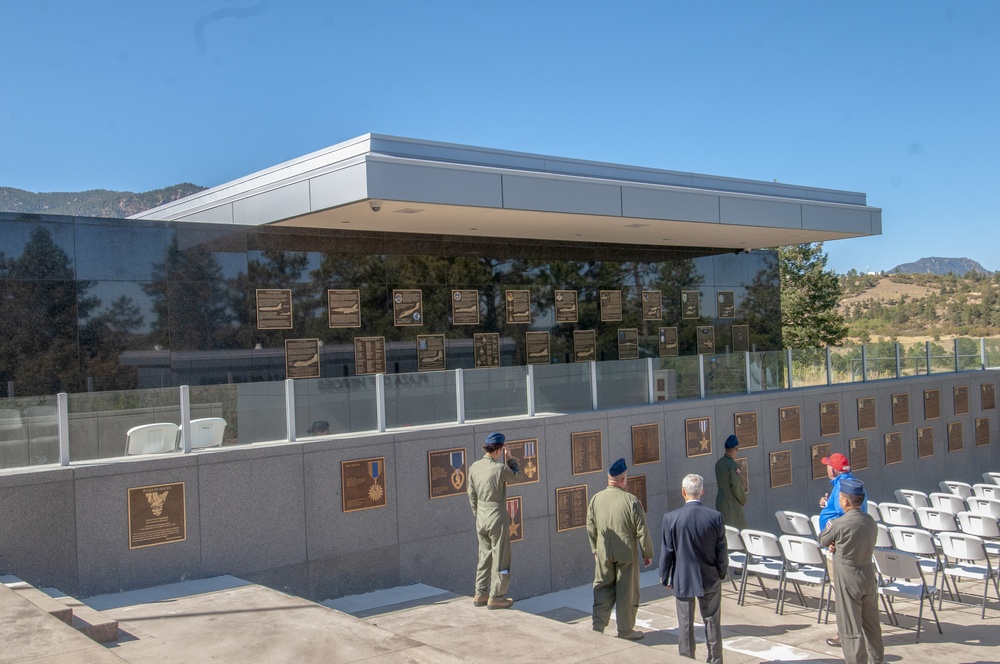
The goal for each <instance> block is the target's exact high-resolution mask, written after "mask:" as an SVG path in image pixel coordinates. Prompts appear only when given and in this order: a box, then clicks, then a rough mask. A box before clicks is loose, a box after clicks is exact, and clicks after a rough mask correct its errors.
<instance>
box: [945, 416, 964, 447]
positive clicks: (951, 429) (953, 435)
mask: <svg viewBox="0 0 1000 664" xmlns="http://www.w3.org/2000/svg"><path fill="white" fill-rule="evenodd" d="M960 449H962V423H961V422H948V451H949V452H957V451H959V450H960Z"/></svg>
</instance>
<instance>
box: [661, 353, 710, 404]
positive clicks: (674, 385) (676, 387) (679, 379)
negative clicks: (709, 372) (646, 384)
mask: <svg viewBox="0 0 1000 664" xmlns="http://www.w3.org/2000/svg"><path fill="white" fill-rule="evenodd" d="M653 394H654V395H655V398H656V401H673V400H674V399H700V398H701V378H700V377H699V374H698V356H697V355H683V356H679V357H661V358H660V367H659V369H656V370H654V371H653Z"/></svg>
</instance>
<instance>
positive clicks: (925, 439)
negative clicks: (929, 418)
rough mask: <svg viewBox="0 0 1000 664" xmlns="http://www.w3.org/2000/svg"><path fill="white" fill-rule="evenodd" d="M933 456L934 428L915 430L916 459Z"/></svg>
mask: <svg viewBox="0 0 1000 664" xmlns="http://www.w3.org/2000/svg"><path fill="white" fill-rule="evenodd" d="M929 456H934V427H920V428H919V429H917V458H918V459H923V458H924V457H929Z"/></svg>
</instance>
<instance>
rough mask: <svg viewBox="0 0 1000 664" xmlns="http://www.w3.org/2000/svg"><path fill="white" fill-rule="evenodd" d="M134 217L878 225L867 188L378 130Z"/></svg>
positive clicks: (567, 230)
mask: <svg viewBox="0 0 1000 664" xmlns="http://www.w3.org/2000/svg"><path fill="white" fill-rule="evenodd" d="M373 203H375V205H376V206H377V207H379V208H380V209H379V210H378V211H377V212H376V211H375V210H374V209H373ZM132 218H134V219H156V220H170V221H188V222H192V221H194V222H197V221H200V222H211V223H230V224H241V225H263V224H272V225H278V226H289V227H301V228H329V229H340V230H356V231H379V232H389V233H408V234H411V233H416V234H433V235H458V236H466V237H469V236H471V237H479V236H481V237H497V238H524V239H536V240H560V241H570V242H600V243H613V244H635V245H647V246H663V247H704V248H710V249H718V250H727V249H730V250H739V249H755V248H761V247H773V246H779V245H788V244H801V243H806V242H820V241H827V240H837V239H842V238H851V237H863V236H870V235H880V234H881V232H882V211H881V210H880V209H879V208H874V207H869V206H868V205H867V203H866V197H865V195H864V194H861V193H855V192H846V191H837V190H831V189H820V188H813V187H802V186H796V185H787V184H783V183H770V182H758V181H753V180H740V179H735V178H724V177H717V176H709V175H697V174H692V173H680V172H674V171H663V170H657V169H647V168H639V167H632V166H621V165H614V164H604V163H599V162H591V161H581V160H573V159H564V158H559V157H547V156H542V155H533V154H526V153H518V152H507V151H501V150H490V149H486V148H476V147H470V146H463V145H454V144H447V143H434V142H428V141H417V140H414V139H407V138H397V137H391V136H380V135H376V134H367V135H365V136H361V137H359V138H356V139H352V140H350V141H346V142H344V143H340V144H338V145H335V146H332V147H330V148H327V149H325V150H321V151H319V152H315V153H313V154H310V155H306V156H304V157H300V158H298V159H294V160H292V161H289V162H286V163H284V164H280V165H278V166H274V167H272V168H269V169H265V170H263V171H260V172H258V173H254V174H252V175H248V176H246V177H243V178H240V179H239V180H235V181H233V182H230V183H227V184H223V185H220V186H218V187H214V188H212V189H208V190H206V191H203V192H200V193H198V194H195V195H193V196H189V197H187V198H184V199H181V200H179V201H175V202H173V203H169V204H167V205H163V206H160V207H157V208H154V209H152V210H148V211H146V212H143V213H141V214H138V215H135V216H133V217H132Z"/></svg>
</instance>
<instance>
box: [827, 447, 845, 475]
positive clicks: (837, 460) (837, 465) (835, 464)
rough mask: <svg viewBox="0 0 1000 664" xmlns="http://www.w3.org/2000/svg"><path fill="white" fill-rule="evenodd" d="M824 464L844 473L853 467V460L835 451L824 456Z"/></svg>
mask: <svg viewBox="0 0 1000 664" xmlns="http://www.w3.org/2000/svg"><path fill="white" fill-rule="evenodd" d="M822 461H823V464H824V465H826V466H830V467H831V468H833V469H834V470H836V471H837V472H838V473H844V472H847V471H849V470H850V469H851V462H850V461H848V460H847V457H845V456H844V455H843V454H841V453H840V452H835V453H834V454H831V455H830V456H828V457H823V458H822Z"/></svg>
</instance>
